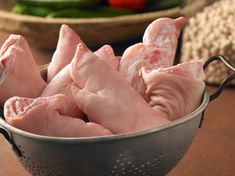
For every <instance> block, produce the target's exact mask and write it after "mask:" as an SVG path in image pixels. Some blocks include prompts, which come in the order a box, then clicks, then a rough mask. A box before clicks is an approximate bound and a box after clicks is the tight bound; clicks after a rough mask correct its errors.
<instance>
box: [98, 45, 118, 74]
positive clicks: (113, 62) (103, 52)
mask: <svg viewBox="0 0 235 176" xmlns="http://www.w3.org/2000/svg"><path fill="white" fill-rule="evenodd" d="M95 55H97V56H98V57H99V58H100V59H101V60H103V61H104V62H106V63H107V64H108V65H109V66H110V67H112V68H113V69H115V70H117V69H118V66H119V60H118V58H117V57H116V56H115V53H114V51H113V48H112V47H111V46H110V45H104V46H102V47H101V48H100V49H98V50H97V51H96V52H95Z"/></svg>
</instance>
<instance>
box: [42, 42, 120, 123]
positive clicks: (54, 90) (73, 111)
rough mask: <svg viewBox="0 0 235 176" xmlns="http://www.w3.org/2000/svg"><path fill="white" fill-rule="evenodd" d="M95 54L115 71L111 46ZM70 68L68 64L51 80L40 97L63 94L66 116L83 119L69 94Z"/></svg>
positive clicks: (70, 82)
mask: <svg viewBox="0 0 235 176" xmlns="http://www.w3.org/2000/svg"><path fill="white" fill-rule="evenodd" d="M61 42H62V41H61ZM70 47H71V48H74V50H76V49H75V48H76V46H75V45H71V46H70ZM66 51H67V52H69V51H68V50H65V51H63V54H65V55H66ZM57 53H59V51H57ZM95 54H96V55H97V56H98V57H99V59H101V60H103V61H104V62H106V63H107V64H108V65H109V66H110V67H112V68H113V69H115V70H116V69H117V67H118V63H119V61H118V59H117V58H116V57H115V55H114V52H113V49H112V47H111V46H109V45H104V46H103V47H101V48H100V49H98V50H97V51H96V52H95ZM68 55H70V53H68ZM58 57H60V56H58ZM54 58H55V60H59V59H60V58H58V59H56V57H54ZM71 60H72V59H71ZM70 67H71V64H70V63H69V64H68V65H66V66H65V67H64V68H62V70H60V71H59V72H58V73H57V74H56V75H55V76H54V77H53V78H52V80H51V81H50V82H49V83H48V85H47V86H46V88H45V89H44V90H43V93H42V94H41V97H47V96H52V95H56V94H64V95H66V96H67V97H68V104H69V106H68V108H69V111H68V114H66V115H68V116H73V117H77V118H84V117H85V115H84V113H83V112H82V111H81V110H80V109H79V107H78V106H77V103H76V101H75V100H74V97H73V95H72V93H71V84H72V82H73V80H72V78H71V76H70Z"/></svg>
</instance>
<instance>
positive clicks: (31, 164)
mask: <svg viewBox="0 0 235 176" xmlns="http://www.w3.org/2000/svg"><path fill="white" fill-rule="evenodd" d="M18 147H19V149H20V150H21V152H22V157H20V158H19V161H20V162H21V164H22V165H23V166H24V168H25V169H27V170H28V171H29V172H30V173H31V174H32V175H33V176H45V175H48V176H61V174H60V173H61V167H60V166H48V165H40V164H37V162H36V161H34V160H32V159H31V157H30V156H27V153H26V152H25V151H24V150H23V149H22V147H21V146H18Z"/></svg>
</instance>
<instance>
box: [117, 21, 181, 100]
mask: <svg viewBox="0 0 235 176" xmlns="http://www.w3.org/2000/svg"><path fill="white" fill-rule="evenodd" d="M183 24H184V18H183V17H180V18H177V19H170V18H160V19H157V20H155V21H154V22H152V23H151V24H150V25H149V26H148V27H147V29H146V31H145V33H144V36H143V43H137V44H135V45H132V46H130V47H129V48H127V49H126V50H125V52H124V53H123V55H122V58H121V61H120V67H119V70H120V72H121V73H122V75H123V76H124V77H125V78H126V80H127V81H128V82H129V83H130V84H131V85H132V86H133V87H134V88H135V89H136V90H137V91H138V92H139V93H140V95H142V96H143V98H145V99H146V94H145V91H146V85H145V84H144V82H143V78H142V75H141V68H142V67H145V68H146V69H149V70H152V69H156V68H159V67H169V66H171V65H173V62H174V57H175V52H176V48H177V43H178V37H179V34H180V31H181V29H182V27H183Z"/></svg>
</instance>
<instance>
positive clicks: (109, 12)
mask: <svg viewBox="0 0 235 176" xmlns="http://www.w3.org/2000/svg"><path fill="white" fill-rule="evenodd" d="M133 13H134V12H133V11H131V10H126V9H116V8H109V7H100V8H97V9H74V8H73V9H71V8H70V9H64V10H58V11H54V12H52V13H50V14H48V15H47V17H48V18H94V17H114V16H120V15H127V14H133Z"/></svg>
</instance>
